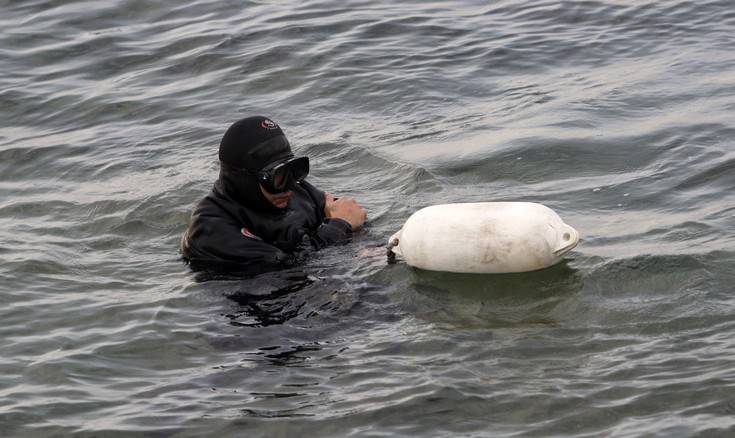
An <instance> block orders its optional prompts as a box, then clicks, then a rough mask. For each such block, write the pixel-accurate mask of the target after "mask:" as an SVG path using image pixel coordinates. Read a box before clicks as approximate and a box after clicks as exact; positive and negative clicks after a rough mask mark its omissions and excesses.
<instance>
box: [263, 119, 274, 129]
mask: <svg viewBox="0 0 735 438" xmlns="http://www.w3.org/2000/svg"><path fill="white" fill-rule="evenodd" d="M260 127H261V128H263V129H278V125H276V122H274V121H273V120H269V119H264V120H263V121H262V122H260Z"/></svg>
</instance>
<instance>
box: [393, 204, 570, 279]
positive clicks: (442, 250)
mask: <svg viewBox="0 0 735 438" xmlns="http://www.w3.org/2000/svg"><path fill="white" fill-rule="evenodd" d="M578 242H579V233H577V230H575V229H574V228H572V227H570V226H569V225H567V224H565V223H564V221H562V220H561V218H560V217H559V215H557V214H556V213H555V212H554V211H553V210H552V209H550V208H548V207H546V206H543V205H541V204H536V203H532V202H480V203H464V204H443V205H434V206H431V207H426V208H423V209H421V210H419V211H417V212H416V213H414V214H413V215H411V217H409V218H408V220H407V221H406V223H405V224H403V227H402V228H401V230H400V231H398V232H397V233H395V234H394V235H393V236H391V238H390V240H389V241H388V244H389V246H390V247H391V250H392V252H393V253H395V254H396V255H398V256H400V257H402V258H403V260H405V261H406V263H408V264H409V265H411V266H414V267H417V268H421V269H427V270H430V271H445V272H463V273H482V274H497V273H508V272H526V271H534V270H537V269H542V268H546V267H548V266H551V265H553V264H555V263H557V262H559V261H560V260H561V258H562V256H563V255H564V254H566V253H567V252H569V251H571V250H572V249H573V248H574V247H575V246H577V243H578Z"/></svg>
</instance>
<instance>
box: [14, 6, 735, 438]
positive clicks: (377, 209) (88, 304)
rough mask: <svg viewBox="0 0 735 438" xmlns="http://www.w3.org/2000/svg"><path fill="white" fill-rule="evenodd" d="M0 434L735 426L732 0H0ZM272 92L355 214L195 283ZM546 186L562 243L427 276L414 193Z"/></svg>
mask: <svg viewBox="0 0 735 438" xmlns="http://www.w3.org/2000/svg"><path fill="white" fill-rule="evenodd" d="M0 29H2V33H1V34H0V66H1V67H0V68H1V69H2V70H1V71H2V74H1V75H0V120H1V125H0V300H1V301H0V302H1V303H2V306H0V321H2V323H1V324H0V352H1V353H0V435H2V436H12V437H44V436H74V437H98V436H107V437H117V436H154V437H155V436H162V437H163V436H166V437H168V436H177V437H189V436H249V437H255V436H263V437H266V436H267V437H272V436H335V437H342V436H361V437H362V436H406V437H409V436H477V437H480V436H482V437H485V436H497V437H509V436H538V437H548V436H563V437H598V436H615V437H618V436H661V437H672V436H707V437H709V436H732V435H733V434H735V298H734V297H733V284H735V269H734V268H735V252H734V250H733V247H734V244H735V237H734V236H735V219H734V218H733V216H734V213H735V190H734V189H735V140H734V138H735V52H734V51H733V47H735V3H734V2H733V1H732V0H714V1H693V0H692V1H681V0H671V1H666V0H662V1H634V0H603V1H564V2H562V1H545V0H538V1H534V0H523V1H509V0H508V1H499V2H481V1H474V0H463V1H456V2H422V1H414V2H390V1H369V2H368V1H363V2H360V1H349V2H328V1H322V0H318V1H313V0H306V1H290V0H283V1H270V2H268V1H256V2H235V1H206V0H198V1H195V0H181V1H176V2H141V1H133V0H129V1H97V2H77V1H49V0H36V1H23V2H20V1H10V0H7V1H0ZM255 114H264V115H268V116H270V117H272V118H273V119H274V120H276V121H277V122H278V123H279V124H280V125H281V126H282V127H283V128H284V130H285V132H286V134H287V136H288V137H289V139H290V140H291V143H292V144H293V146H294V148H295V150H296V152H297V153H298V154H304V155H308V156H309V157H310V158H311V162H312V169H313V170H312V174H311V177H310V180H311V181H312V183H314V184H315V185H317V186H318V187H320V188H322V189H328V190H330V191H332V192H334V193H336V194H337V195H339V196H347V195H349V196H354V197H356V198H357V199H358V200H359V201H360V202H361V203H363V204H364V206H365V207H366V209H367V210H368V214H369V218H370V227H368V229H367V230H366V231H365V232H363V233H361V234H360V235H359V236H357V237H356V238H355V239H354V241H353V242H352V243H350V244H348V245H346V246H342V247H335V248H329V249H326V250H324V251H321V252H319V253H317V254H315V255H314V256H312V257H311V258H309V259H308V260H307V261H306V262H305V263H304V264H303V266H301V267H299V268H298V269H295V270H293V271H289V272H282V273H278V274H269V275H262V276H259V277H256V278H253V279H215V280H212V281H203V282H202V281H198V280H199V279H198V278H197V277H196V276H195V275H194V274H192V273H191V272H190V271H189V269H188V267H187V266H185V265H184V264H183V263H182V261H181V260H180V257H179V254H178V241H179V238H180V236H181V234H182V232H183V231H184V230H185V229H186V224H187V221H188V217H189V214H190V212H191V209H192V207H193V206H194V204H195V203H196V202H197V201H198V200H199V199H200V198H201V197H202V196H204V195H205V194H206V193H207V192H208V191H209V189H210V188H211V185H212V182H213V181H214V179H215V178H216V174H217V169H218V162H217V146H218V144H219V139H220V137H221V135H222V133H223V132H224V130H225V129H226V128H227V126H229V124H230V123H231V122H232V121H234V120H236V119H238V118H240V117H244V116H247V115H255ZM501 200H502V201H535V202H541V203H543V204H545V205H547V206H549V207H551V208H553V209H554V210H556V211H557V212H558V213H559V214H560V215H561V217H562V218H564V220H565V221H566V222H567V223H569V224H571V225H572V226H574V227H575V228H577V229H578V231H579V232H580V234H581V236H582V242H581V243H580V245H579V246H578V247H577V249H576V250H575V251H573V252H572V253H570V254H569V255H568V256H567V257H566V259H565V260H564V262H563V263H561V264H559V265H557V266H554V267H552V268H549V269H546V270H543V271H539V272H533V273H527V274H514V275H494V276H479V275H478V276H473V275H450V274H440V273H429V272H422V271H417V270H414V269H412V268H410V267H408V266H406V265H405V264H403V263H398V264H394V265H389V264H388V263H386V258H385V253H384V251H385V249H384V248H383V247H382V245H383V244H384V243H385V241H386V240H387V238H388V236H390V234H392V233H393V232H394V231H396V230H397V229H398V228H400V226H401V224H402V223H403V221H405V219H407V218H408V216H409V215H410V214H411V213H412V212H413V211H415V210H417V209H418V208H421V207H424V206H427V205H430V204H438V203H445V202H460V201H463V202H476V201H501Z"/></svg>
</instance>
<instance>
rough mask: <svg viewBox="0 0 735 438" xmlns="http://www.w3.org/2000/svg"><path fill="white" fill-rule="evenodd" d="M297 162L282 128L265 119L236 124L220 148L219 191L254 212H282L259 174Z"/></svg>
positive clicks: (228, 130) (229, 129) (239, 121)
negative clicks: (266, 192) (274, 165)
mask: <svg viewBox="0 0 735 438" xmlns="http://www.w3.org/2000/svg"><path fill="white" fill-rule="evenodd" d="M289 158H293V153H292V152H291V145H290V144H289V142H288V140H287V139H286V136H285V135H284V134H283V131H282V130H281V128H280V127H279V126H278V125H277V124H276V123H275V122H273V121H272V120H270V119H269V118H267V117H263V116H255V117H247V118H245V119H242V120H238V121H237V122H235V123H233V124H232V126H230V127H229V128H228V129H227V131H226V132H225V135H224V136H223V137H222V141H221V142H220V146H219V159H220V173H219V179H218V180H217V182H216V183H215V190H217V191H218V192H220V193H221V194H223V195H224V196H226V197H229V198H231V199H233V200H235V201H236V202H238V203H239V204H242V205H245V206H247V207H249V208H252V209H254V210H260V211H278V210H279V209H278V208H277V207H275V206H274V205H273V204H271V203H270V202H269V201H268V200H267V199H266V198H265V196H263V193H262V192H261V190H260V185H259V184H258V179H257V173H258V171H260V170H262V169H263V168H265V167H267V166H268V165H269V164H272V163H274V162H277V161H283V160H287V159H289Z"/></svg>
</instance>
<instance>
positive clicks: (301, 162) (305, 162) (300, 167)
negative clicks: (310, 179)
mask: <svg viewBox="0 0 735 438" xmlns="http://www.w3.org/2000/svg"><path fill="white" fill-rule="evenodd" d="M289 167H290V168H291V177H292V178H293V180H294V182H301V181H302V180H303V179H304V178H306V175H308V174H309V158H308V157H299V158H295V159H294V160H292V161H291V162H290V163H289Z"/></svg>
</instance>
